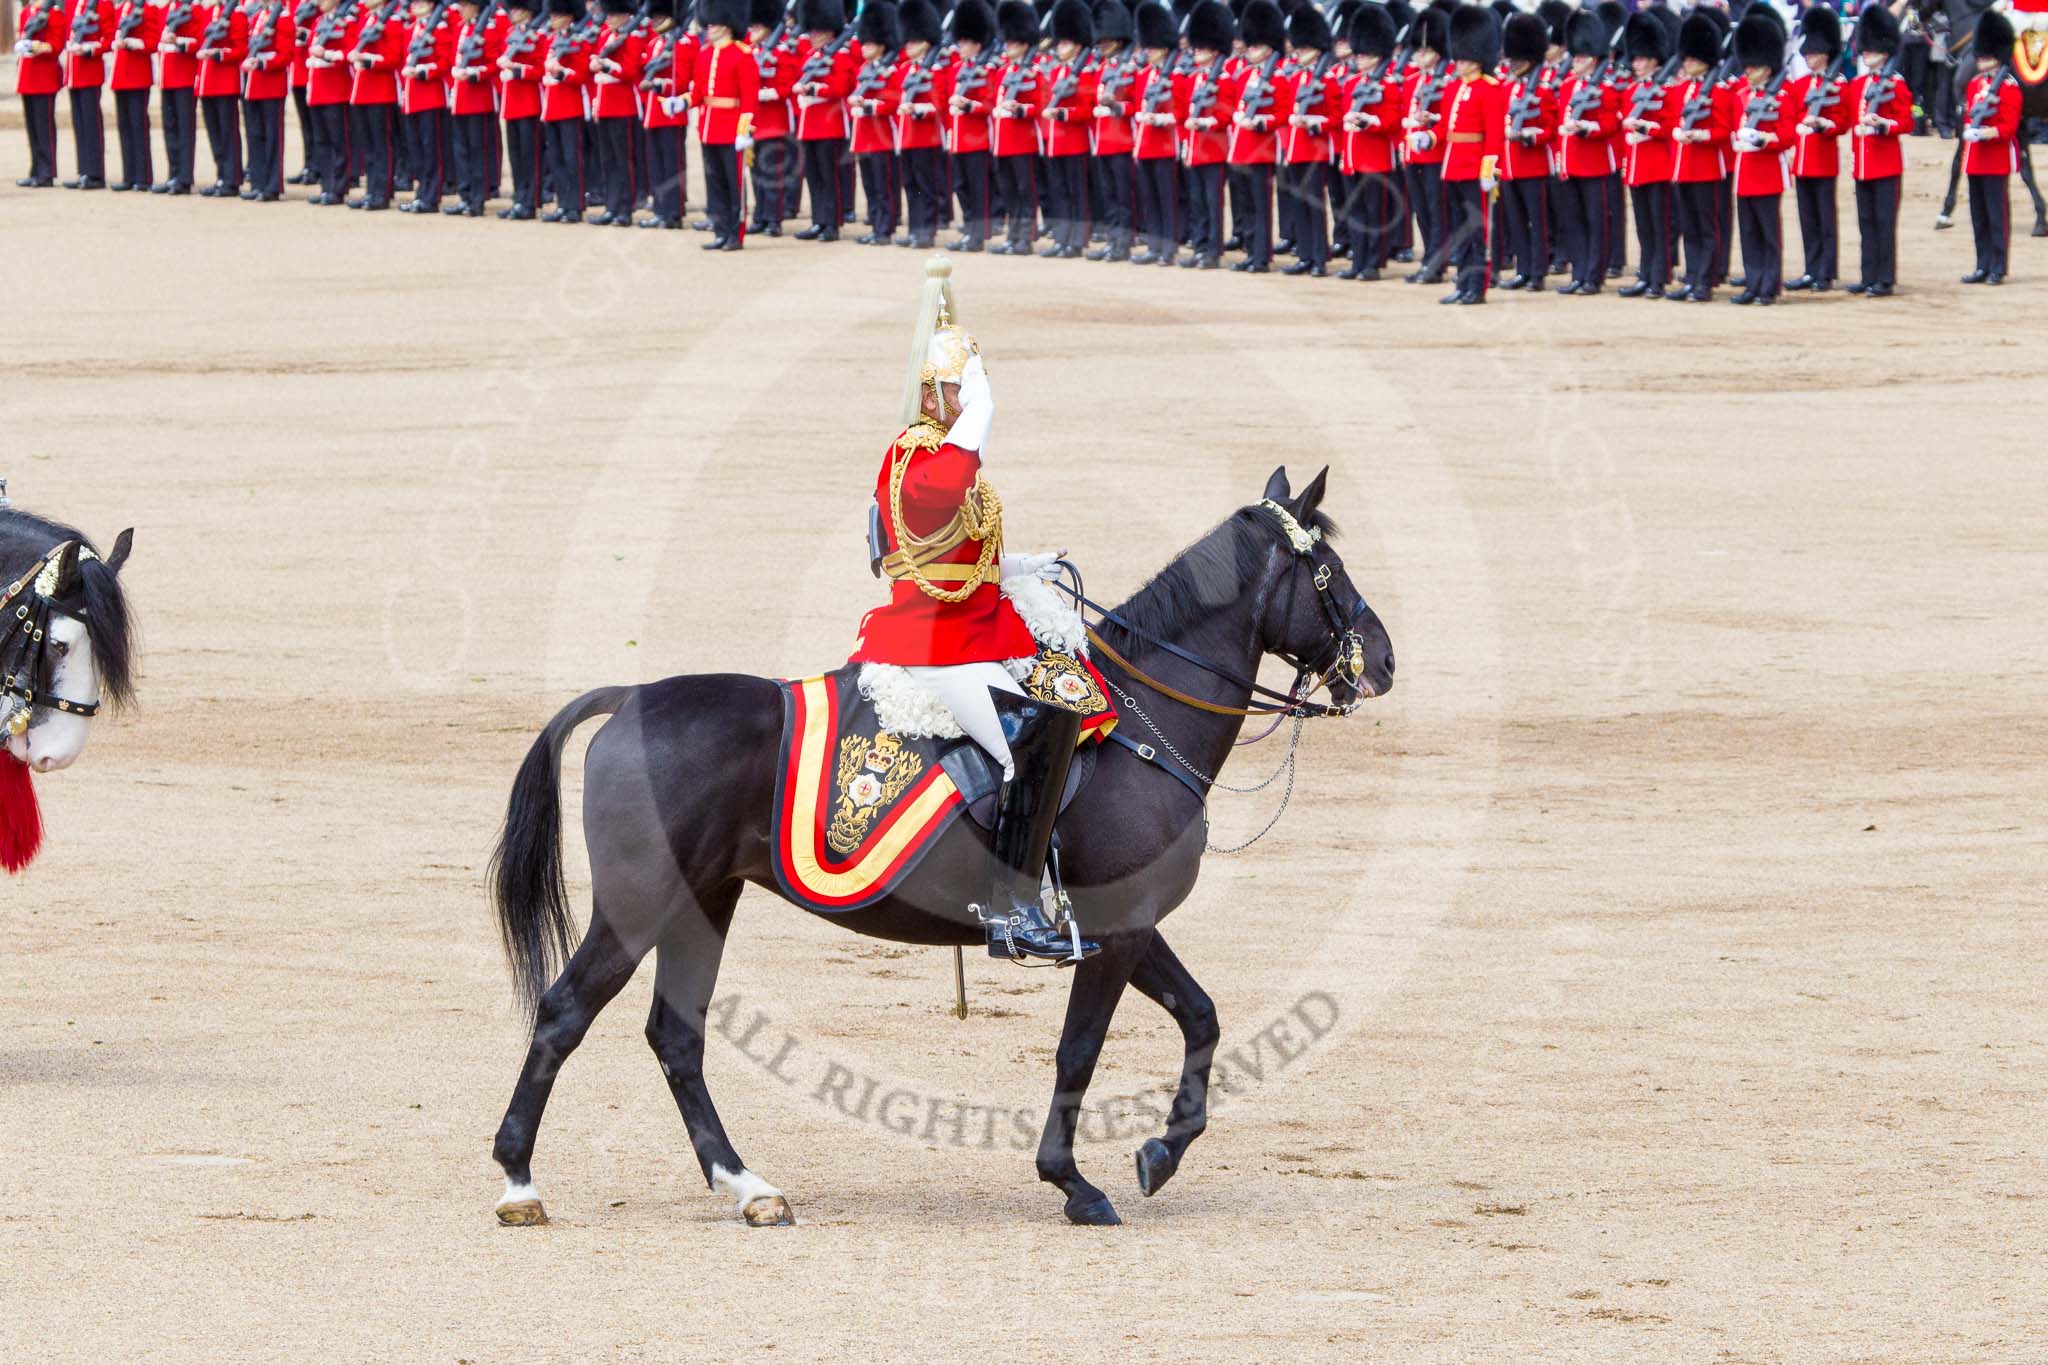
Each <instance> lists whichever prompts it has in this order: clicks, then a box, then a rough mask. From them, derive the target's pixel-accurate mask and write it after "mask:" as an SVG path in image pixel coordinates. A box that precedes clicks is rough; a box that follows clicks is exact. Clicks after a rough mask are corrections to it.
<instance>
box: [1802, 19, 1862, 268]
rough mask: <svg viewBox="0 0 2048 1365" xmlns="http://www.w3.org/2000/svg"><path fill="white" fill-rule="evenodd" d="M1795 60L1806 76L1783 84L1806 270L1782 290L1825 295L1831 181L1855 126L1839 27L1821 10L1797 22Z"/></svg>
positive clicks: (1832, 238) (1833, 249) (1831, 258)
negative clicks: (1790, 124) (1843, 143)
mask: <svg viewBox="0 0 2048 1365" xmlns="http://www.w3.org/2000/svg"><path fill="white" fill-rule="evenodd" d="M1799 55H1800V57H1801V58H1802V59H1803V60H1804V61H1805V62H1806V74H1805V75H1803V76H1801V77H1799V78H1798V79H1797V80H1790V81H1787V82H1785V99H1786V102H1787V103H1789V104H1790V105H1791V106H1792V112H1793V114H1794V116H1795V119H1796V121H1795V123H1794V124H1793V142H1792V196H1793V200H1794V202H1795V203H1796V204H1797V205H1798V208H1799V238H1800V241H1801V243H1802V244H1803V245H1804V246H1805V248H1806V268H1805V270H1804V271H1803V272H1802V273H1801V274H1800V276H1799V278H1797V279H1794V280H1787V281H1786V282H1785V287H1786V288H1787V289H1797V290H1812V291H1813V292H1814V293H1817V294H1825V293H1826V292H1827V291H1828V290H1830V289H1832V288H1834V287H1835V270H1836V263H1837V260H1838V259H1839V256H1840V251H1839V248H1838V245H1837V243H1838V240H1839V234H1838V229H1837V227H1836V220H1835V181H1836V179H1837V178H1838V177H1839V175H1840V174H1841V139H1842V135H1843V134H1844V133H1846V132H1848V131H1849V127H1850V124H1851V122H1852V121H1853V120H1854V117H1855V113H1854V109H1853V108H1852V106H1851V105H1850V103H1849V99H1848V95H1849V89H1848V84H1849V83H1848V80H1847V78H1846V73H1844V72H1843V71H1841V70H1840V69H1839V63H1840V60H1841V57H1842V22H1841V20H1840V19H1839V18H1837V17H1836V15H1835V12H1834V11H1833V10H1831V9H1829V8H1827V7H1826V6H1825V5H1823V6H1820V7H1818V8H1815V9H1810V10H1808V11H1806V13H1805V14H1804V15H1802V16H1801V17H1800V20H1799Z"/></svg>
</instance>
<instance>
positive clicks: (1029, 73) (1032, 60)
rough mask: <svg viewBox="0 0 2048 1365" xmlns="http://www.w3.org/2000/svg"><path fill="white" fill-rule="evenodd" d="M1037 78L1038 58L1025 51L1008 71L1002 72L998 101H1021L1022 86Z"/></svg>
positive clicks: (1006, 102)
mask: <svg viewBox="0 0 2048 1365" xmlns="http://www.w3.org/2000/svg"><path fill="white" fill-rule="evenodd" d="M1037 79H1038V59H1037V58H1036V57H1034V56H1032V55H1031V54H1029V53H1026V54H1025V55H1024V58H1023V60H1021V61H1019V62H1018V63H1017V64H1016V65H1015V66H1013V67H1011V68H1010V69H1009V70H1008V71H1006V72H1004V73H1003V88H1002V95H1001V98H1000V100H999V101H998V103H1000V104H1021V103H1023V100H1024V87H1025V86H1027V85H1029V84H1030V83H1031V82H1033V81H1035V80H1037Z"/></svg>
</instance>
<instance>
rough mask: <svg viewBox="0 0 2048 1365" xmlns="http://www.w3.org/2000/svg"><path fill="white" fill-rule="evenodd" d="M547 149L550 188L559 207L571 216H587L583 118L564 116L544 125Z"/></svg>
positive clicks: (545, 146)
mask: <svg viewBox="0 0 2048 1365" xmlns="http://www.w3.org/2000/svg"><path fill="white" fill-rule="evenodd" d="M540 136H541V143H542V146H543V147H544V148H545V149H546V155H547V172H548V181H549V188H551V189H552V190H553V191H554V192H555V207H556V208H557V209H559V210H560V211H561V212H563V213H564V214H567V215H568V216H569V217H571V218H577V219H580V218H582V217H583V120H582V119H580V118H560V119H549V120H544V121H543V122H542V123H541V125H540Z"/></svg>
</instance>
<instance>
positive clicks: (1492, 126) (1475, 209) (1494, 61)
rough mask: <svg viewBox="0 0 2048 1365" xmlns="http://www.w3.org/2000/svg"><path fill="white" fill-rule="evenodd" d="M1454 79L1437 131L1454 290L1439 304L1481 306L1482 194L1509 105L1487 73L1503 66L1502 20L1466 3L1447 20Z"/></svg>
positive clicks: (1483, 263) (1483, 268)
mask: <svg viewBox="0 0 2048 1365" xmlns="http://www.w3.org/2000/svg"><path fill="white" fill-rule="evenodd" d="M1448 55H1449V57H1450V59H1451V61H1452V63H1453V65H1454V68H1455V71H1454V77H1453V80H1452V83H1451V88H1450V91H1449V93H1448V94H1446V95H1445V97H1444V118H1443V122H1442V123H1441V124H1440V125H1438V126H1439V128H1440V129H1441V131H1442V135H1443V142H1444V207H1445V218H1444V253H1445V258H1446V260H1447V261H1448V262H1449V264H1450V266H1451V268H1452V269H1453V270H1455V271H1456V272H1457V278H1456V284H1457V287H1456V288H1455V289H1453V290H1452V291H1451V292H1450V293H1448V294H1446V295H1444V296H1443V297H1442V298H1441V299H1438V300H1437V302H1439V303H1463V304H1471V303H1485V302H1486V274H1487V264H1488V253H1487V241H1486V229H1487V219H1488V214H1487V212H1486V196H1487V193H1488V191H1489V190H1491V189H1492V188H1493V180H1494V171H1495V168H1496V166H1497V165H1498V163H1499V161H1500V155H1501V147H1502V139H1503V138H1504V136H1505V134H1506V130H1507V100H1506V98H1505V97H1504V96H1503V95H1502V93H1501V84H1500V82H1499V81H1498V80H1496V79H1495V78H1494V76H1493V75H1492V74H1491V73H1492V72H1493V70H1494V69H1495V68H1496V67H1498V66H1499V65H1500V18H1499V16H1497V15H1496V14H1494V12H1493V11H1492V10H1490V9H1483V8H1481V7H1480V6H1477V5H1467V6H1465V7H1463V8H1462V9H1460V10H1459V11H1458V12H1457V13H1456V14H1453V15H1452V16H1451V50H1450V52H1449V54H1448Z"/></svg>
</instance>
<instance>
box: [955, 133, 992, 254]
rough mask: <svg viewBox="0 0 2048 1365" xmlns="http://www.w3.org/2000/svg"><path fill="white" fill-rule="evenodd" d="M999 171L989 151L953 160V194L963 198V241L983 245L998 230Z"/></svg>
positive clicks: (972, 153) (961, 208) (957, 154)
mask: <svg viewBox="0 0 2048 1365" xmlns="http://www.w3.org/2000/svg"><path fill="white" fill-rule="evenodd" d="M994 175H995V172H994V171H993V170H992V169H991V168H990V166H989V154H988V153H987V152H985V151H984V152H958V153H956V154H955V155H954V157H953V192H954V193H955V194H956V195H958V196H959V198H960V236H961V240H962V241H964V242H966V243H968V244H969V245H972V246H979V245H980V244H982V243H983V242H986V241H987V240H988V239H989V234H990V233H992V232H994V231H995V207H994V206H995V184H994V181H993V178H994Z"/></svg>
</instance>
